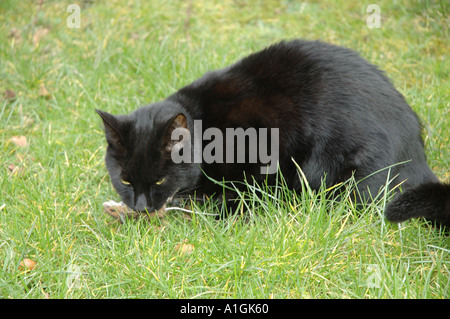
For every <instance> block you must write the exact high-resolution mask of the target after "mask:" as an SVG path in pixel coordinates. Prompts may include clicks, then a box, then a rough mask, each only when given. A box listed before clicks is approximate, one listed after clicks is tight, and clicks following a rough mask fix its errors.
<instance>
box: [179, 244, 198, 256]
mask: <svg viewBox="0 0 450 319" xmlns="http://www.w3.org/2000/svg"><path fill="white" fill-rule="evenodd" d="M175 250H177V251H179V252H181V253H182V254H192V252H193V251H194V250H195V247H194V245H192V244H187V243H186V242H182V243H179V244H178V245H176V246H175Z"/></svg>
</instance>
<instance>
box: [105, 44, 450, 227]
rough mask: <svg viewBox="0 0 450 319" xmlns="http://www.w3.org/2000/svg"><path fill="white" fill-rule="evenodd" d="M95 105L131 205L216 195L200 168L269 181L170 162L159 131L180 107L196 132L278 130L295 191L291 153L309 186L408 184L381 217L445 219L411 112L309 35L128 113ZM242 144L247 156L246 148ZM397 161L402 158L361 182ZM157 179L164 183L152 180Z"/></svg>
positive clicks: (367, 68) (383, 84) (340, 51)
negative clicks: (198, 126) (196, 124)
mask: <svg viewBox="0 0 450 319" xmlns="http://www.w3.org/2000/svg"><path fill="white" fill-rule="evenodd" d="M98 112H99V114H100V115H101V117H102V118H103V121H104V124H105V131H106V139H107V141H108V150H107V155H106V164H107V167H108V170H109V172H110V176H111V180H112V183H113V185H114V186H115V188H116V190H117V191H118V193H119V194H120V195H121V197H122V199H123V201H124V202H125V203H126V204H127V205H128V206H130V207H132V208H134V209H136V210H144V209H148V210H155V209H158V208H160V207H161V206H162V205H163V204H164V202H165V200H166V199H167V198H168V197H170V196H172V195H174V194H175V193H180V192H183V191H189V190H193V189H195V190H196V192H197V194H200V195H203V194H204V195H208V196H212V195H214V194H216V195H217V194H219V195H222V191H223V190H222V187H221V186H219V185H217V184H215V183H213V182H211V181H210V179H208V178H207V177H205V175H204V174H202V172H201V170H203V171H204V172H205V173H206V175H208V176H209V177H211V178H213V179H215V180H219V181H222V180H226V181H236V180H243V178H244V175H246V176H247V177H248V176H250V175H251V176H253V178H254V179H255V180H256V182H259V183H261V182H262V181H264V180H267V182H268V183H269V184H271V183H274V182H275V174H272V175H268V176H265V175H263V174H261V173H260V167H261V163H260V162H258V163H248V162H246V163H235V164H230V163H209V164H208V163H205V162H203V163H202V164H201V165H200V167H199V165H197V164H194V163H192V164H186V163H181V164H174V163H173V161H171V159H170V156H169V154H170V152H168V149H170V146H168V145H169V144H168V143H170V141H168V140H167V136H170V133H171V131H172V129H173V127H174V125H173V119H174V117H175V116H176V115H178V114H182V115H184V116H185V122H184V123H185V126H186V128H188V129H189V131H190V132H191V133H194V131H193V121H194V120H202V125H203V132H204V131H205V130H206V129H207V128H211V127H215V128H219V129H220V130H221V131H222V132H224V133H225V131H226V128H237V127H242V128H244V129H246V128H250V127H254V128H269V129H270V128H279V141H280V143H279V166H280V169H281V171H282V173H283V176H284V177H285V179H286V182H287V185H288V186H289V187H291V188H292V189H295V190H299V191H300V190H301V184H300V179H299V177H298V174H297V171H296V167H295V165H294V164H293V162H292V159H294V160H295V162H296V163H298V165H299V166H300V167H301V168H302V170H303V172H304V174H305V175H306V178H307V179H308V181H309V184H310V186H311V187H312V188H313V189H317V188H319V187H320V185H321V182H322V180H323V178H324V176H326V184H327V185H328V186H331V185H334V184H336V183H339V182H343V181H345V180H347V179H348V178H350V177H351V176H352V174H354V176H355V178H356V179H357V180H358V181H360V183H359V184H358V188H359V191H360V193H361V194H362V196H363V197H364V198H366V199H368V198H370V194H372V195H374V194H377V193H378V191H379V189H380V187H382V186H383V185H385V183H386V180H387V177H388V174H390V175H389V176H391V177H393V176H396V177H395V178H394V180H393V182H392V183H391V185H393V186H395V185H397V184H399V183H401V182H403V184H402V185H403V188H404V189H406V190H411V191H409V192H408V191H407V192H406V193H405V194H404V195H400V196H398V198H397V199H395V200H394V202H393V203H392V204H391V205H390V206H389V208H388V210H387V218H388V219H389V220H405V219H408V218H411V217H419V216H424V217H427V218H431V219H433V220H435V221H439V222H440V221H445V220H447V222H448V216H449V212H448V198H449V195H448V187H447V186H442V185H440V184H439V181H438V179H437V177H436V176H435V175H434V174H433V172H432V171H431V170H430V168H429V167H428V165H427V163H426V158H425V153H424V148H423V142H422V139H421V136H420V124H419V120H418V118H417V116H416V114H415V113H414V111H413V110H412V109H411V108H410V107H409V105H408V104H407V103H406V102H405V100H404V98H403V96H402V95H401V94H400V93H399V92H398V91H397V90H395V88H394V87H393V85H392V84H391V83H390V81H389V80H388V78H387V77H386V76H385V75H384V73H383V72H382V71H380V70H379V69H378V68H377V67H376V66H374V65H372V64H370V63H368V62H367V61H366V60H364V59H362V58H361V57H360V56H359V55H358V54H357V53H355V52H354V51H351V50H349V49H346V48H342V47H338V46H334V45H330V44H326V43H322V42H319V41H302V40H295V41H290V42H281V43H278V44H275V45H273V46H270V47H268V48H266V49H264V50H262V51H260V52H257V53H255V54H252V55H250V56H248V57H246V58H244V59H242V60H241V61H239V62H237V63H236V64H234V65H232V66H229V67H227V68H224V69H221V70H216V71H212V72H208V73H206V74H205V75H204V76H203V77H201V78H200V79H198V80H196V81H194V82H193V83H192V84H190V85H187V86H185V87H184V88H182V89H180V90H179V91H178V92H176V93H175V94H173V95H172V96H170V97H168V98H167V99H166V100H164V101H162V102H159V103H154V104H151V105H148V106H145V107H142V108H140V109H138V110H136V111H134V112H133V113H131V114H130V115H127V116H113V115H111V114H108V113H106V112H101V111H98ZM175 126H176V125H175ZM193 135H194V134H193ZM194 139H195V136H194V138H193V140H194ZM203 146H205V143H204V144H203ZM246 151H247V157H246V158H248V156H249V155H250V154H248V153H249V149H248V145H247V150H246ZM400 162H406V163H403V164H400V165H396V166H393V167H392V168H391V170H390V172H389V171H388V170H383V171H381V172H379V173H377V174H374V175H372V176H371V177H369V178H366V179H364V178H365V177H367V176H368V175H370V174H372V173H373V172H375V171H378V170H381V169H383V168H386V167H388V166H390V165H393V164H396V163H400ZM163 176H164V177H167V181H166V182H165V183H164V185H156V181H157V180H158V179H160V178H161V177H163ZM120 178H122V179H127V181H129V182H130V183H131V186H130V185H123V184H121V183H120V181H119V180H120ZM425 183H434V184H433V185H437V186H436V187H437V188H439V189H440V187H442V189H444V188H445V189H447V192H446V195H442V196H441V197H439V196H434V195H433V196H431V195H430V196H428V195H426V194H428V193H430V192H425V193H424V192H422V191H423V190H429V189H431V188H428V187H425V188H423V187H421V185H423V184H425ZM429 185H432V184H429ZM417 187H419V188H417ZM430 194H433V192H431V193H430ZM227 195H228V196H232V194H227ZM410 200H411V201H413V202H415V203H416V204H415V207H416V208H417V209H415V210H414V211H411V210H409V208H408V207H409V206H408V205H409V202H410ZM435 201H436V204H435V205H434V204H430V205H432V206H433V207H436V208H437V207H444V206H445V205H447V206H445V207H446V208H444V210H443V211H439V209H436V210H435V211H434V213H433V214H429V213H428V210H427V209H421V208H420V207H421V206H422V205H425V203H430V202H433V203H434V202H435ZM442 201H446V203H447V204H442ZM427 205H428V204H427ZM445 209H447V210H445ZM399 215H400V216H399ZM444 224H445V223H444Z"/></svg>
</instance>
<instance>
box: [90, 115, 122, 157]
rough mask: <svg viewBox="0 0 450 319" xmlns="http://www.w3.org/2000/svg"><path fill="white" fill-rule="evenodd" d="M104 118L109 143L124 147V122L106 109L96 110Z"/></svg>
mask: <svg viewBox="0 0 450 319" xmlns="http://www.w3.org/2000/svg"><path fill="white" fill-rule="evenodd" d="M95 111H96V112H97V113H98V115H100V117H101V118H102V120H103V125H104V126H105V136H106V141H107V142H108V144H109V145H111V146H112V147H113V148H116V149H122V148H123V147H124V139H123V124H124V123H122V121H120V120H119V118H118V117H116V116H114V115H112V114H109V113H108V112H105V111H100V110H97V109H96V110H95Z"/></svg>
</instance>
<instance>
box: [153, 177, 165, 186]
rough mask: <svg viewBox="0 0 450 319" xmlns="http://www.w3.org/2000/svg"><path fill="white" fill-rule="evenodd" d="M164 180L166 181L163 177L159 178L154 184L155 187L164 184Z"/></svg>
mask: <svg viewBox="0 0 450 319" xmlns="http://www.w3.org/2000/svg"><path fill="white" fill-rule="evenodd" d="M166 179H167V178H165V177H163V178H161V179H160V180H159V181H157V182H156V185H162V184H164V183H165V182H166Z"/></svg>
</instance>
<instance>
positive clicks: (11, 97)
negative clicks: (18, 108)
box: [3, 90, 16, 102]
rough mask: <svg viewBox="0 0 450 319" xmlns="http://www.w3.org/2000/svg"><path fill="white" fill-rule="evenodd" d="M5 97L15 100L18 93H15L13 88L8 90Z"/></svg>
mask: <svg viewBox="0 0 450 319" xmlns="http://www.w3.org/2000/svg"><path fill="white" fill-rule="evenodd" d="M3 96H4V97H5V100H7V101H10V102H12V101H14V100H15V99H16V93H14V91H13V90H6V91H5V94H4V95H3Z"/></svg>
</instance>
